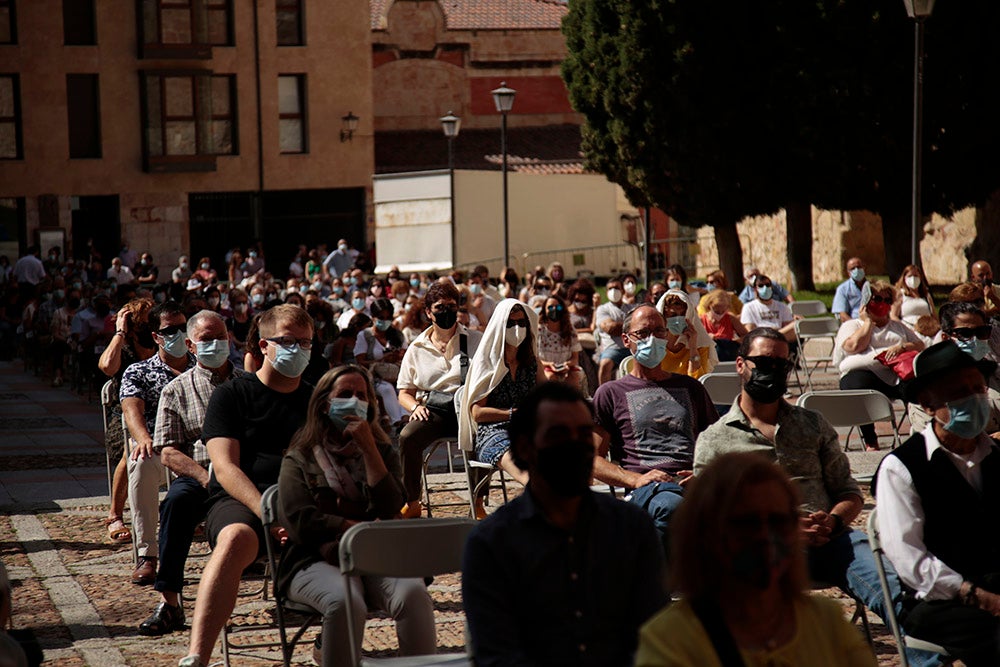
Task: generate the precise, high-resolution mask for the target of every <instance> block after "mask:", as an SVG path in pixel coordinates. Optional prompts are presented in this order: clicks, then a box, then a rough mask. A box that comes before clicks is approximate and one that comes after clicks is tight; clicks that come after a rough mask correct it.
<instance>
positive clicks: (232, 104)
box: [208, 74, 240, 156]
mask: <svg viewBox="0 0 1000 667" xmlns="http://www.w3.org/2000/svg"><path fill="white" fill-rule="evenodd" d="M212 79H227V82H226V84H227V86H226V87H227V88H228V89H229V113H224V114H222V113H215V109H214V108H213V109H212V113H211V114H209V116H208V118H209V121H210V122H212V123H214V122H216V121H220V120H222V121H226V120H228V121H229V124H230V127H231V129H230V142H231V144H232V149H231V150H230V151H229V152H228V153H224V152H221V151H218V150H215V151H214V152H213V153H212V154H213V155H223V156H227V155H239V154H240V143H239V136H240V132H239V123H238V119H239V113H238V109H237V107H236V90H237V89H236V75H235V74H212ZM213 89H214V87H213ZM213 139H214V137H213ZM212 148H213V149H215V148H217V146H214V145H213V146H212Z"/></svg>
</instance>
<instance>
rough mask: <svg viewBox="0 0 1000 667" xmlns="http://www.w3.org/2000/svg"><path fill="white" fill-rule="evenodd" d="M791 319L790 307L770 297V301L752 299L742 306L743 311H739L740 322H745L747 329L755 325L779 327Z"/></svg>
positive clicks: (755, 326) (753, 327) (754, 327)
mask: <svg viewBox="0 0 1000 667" xmlns="http://www.w3.org/2000/svg"><path fill="white" fill-rule="evenodd" d="M792 319H793V317H792V309H791V308H789V307H788V304H786V303H784V302H782V301H778V300H777V299H771V302H770V303H764V302H763V301H761V300H760V299H754V300H753V301H751V302H750V303H748V304H746V305H745V306H743V312H741V313H740V322H742V323H743V324H746V325H747V328H748V329H756V328H757V327H767V328H769V329H780V328H781V327H783V326H785V325H786V324H788V323H789V322H791V321H792Z"/></svg>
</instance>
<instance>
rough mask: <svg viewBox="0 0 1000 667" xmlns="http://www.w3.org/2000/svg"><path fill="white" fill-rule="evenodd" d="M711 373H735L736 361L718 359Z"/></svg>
mask: <svg viewBox="0 0 1000 667" xmlns="http://www.w3.org/2000/svg"><path fill="white" fill-rule="evenodd" d="M712 372H713V373H735V372H736V362H735V361H720V362H719V363H717V364H716V365H715V368H713V369H712Z"/></svg>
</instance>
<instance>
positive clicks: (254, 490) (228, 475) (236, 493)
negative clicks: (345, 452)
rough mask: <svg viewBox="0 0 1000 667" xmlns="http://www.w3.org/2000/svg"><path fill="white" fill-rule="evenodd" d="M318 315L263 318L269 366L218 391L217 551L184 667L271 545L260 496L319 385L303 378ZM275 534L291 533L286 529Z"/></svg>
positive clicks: (215, 631) (211, 534) (192, 663)
mask: <svg viewBox="0 0 1000 667" xmlns="http://www.w3.org/2000/svg"><path fill="white" fill-rule="evenodd" d="M312 339H313V325H312V319H311V318H310V317H309V315H308V314H307V313H306V311H305V310H303V309H301V308H299V307H297V306H291V305H281V306H276V307H274V308H271V309H269V310H268V311H267V312H265V313H264V315H263V317H262V318H261V320H260V347H261V350H262V351H263V353H264V365H263V366H262V367H261V369H260V370H259V371H257V373H256V374H254V375H245V376H242V377H239V378H234V379H233V380H232V381H231V382H229V383H227V384H225V385H222V386H220V387H219V388H218V389H216V391H215V392H214V393H213V394H212V399H211V401H210V402H209V404H208V411H207V412H206V414H205V423H204V425H203V427H202V439H203V440H204V442H205V444H206V446H207V447H208V454H209V457H210V458H211V460H212V476H211V479H210V480H209V484H208V492H209V505H210V507H209V510H208V516H207V518H206V520H205V525H206V532H207V534H208V541H209V544H210V545H211V547H212V557H211V558H210V559H209V561H208V565H206V566H205V571H204V573H203V575H202V580H201V586H200V587H199V590H198V601H197V603H196V604H195V610H194V622H193V624H192V627H191V644H190V648H189V650H188V654H189V655H188V656H187V657H186V658H184V659H183V660H181V661H180V663H179V664H180V665H181V667H198V666H200V665H207V664H208V661H209V658H210V657H211V654H212V648H213V647H214V646H215V642H216V639H218V636H219V632H220V631H221V630H222V626H223V625H224V624H225V622H226V620H227V619H228V618H229V615H230V614H231V613H232V611H233V607H234V606H235V604H236V593H237V589H238V588H239V583H240V576H241V575H242V573H243V570H244V569H245V568H246V567H247V566H249V565H250V564H251V563H252V562H253V561H254V560H256V558H257V556H258V554H259V553H260V552H261V550H262V549H263V546H264V534H263V527H262V525H261V521H260V497H261V492H263V491H264V490H265V489H267V487H269V486H271V485H272V484H276V483H277V481H278V472H279V470H280V469H281V458H282V456H283V454H284V451H285V449H286V448H287V447H288V443H289V442H290V441H291V439H292V436H293V435H294V434H295V431H297V430H298V429H299V427H301V426H302V424H304V423H305V420H306V410H307V407H308V404H309V397H310V396H311V394H312V387H310V386H309V385H307V384H306V383H304V382H302V380H301V375H302V371H303V370H305V367H306V366H307V365H308V363H309V355H310V350H311V347H312ZM275 537H276V538H277V539H278V540H280V541H281V542H282V543H283V542H284V541H285V540H286V539H287V534H286V533H285V531H284V529H278V530H277V531H276V533H275Z"/></svg>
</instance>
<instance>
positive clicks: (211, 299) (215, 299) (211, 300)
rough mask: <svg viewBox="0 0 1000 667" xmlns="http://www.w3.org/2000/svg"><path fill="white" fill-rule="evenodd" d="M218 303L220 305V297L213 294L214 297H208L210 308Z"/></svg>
mask: <svg viewBox="0 0 1000 667" xmlns="http://www.w3.org/2000/svg"><path fill="white" fill-rule="evenodd" d="M218 305H219V297H217V296H212V297H209V298H208V306H209V308H215V307H217V306H218Z"/></svg>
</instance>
